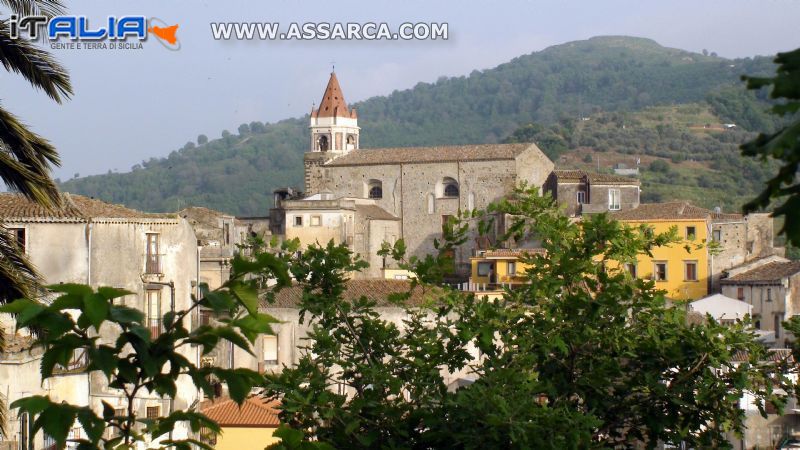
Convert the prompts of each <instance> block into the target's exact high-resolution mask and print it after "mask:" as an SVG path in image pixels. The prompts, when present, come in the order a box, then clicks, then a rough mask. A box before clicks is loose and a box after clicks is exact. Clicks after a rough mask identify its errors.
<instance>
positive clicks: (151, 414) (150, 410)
mask: <svg viewBox="0 0 800 450" xmlns="http://www.w3.org/2000/svg"><path fill="white" fill-rule="evenodd" d="M160 416H161V407H160V406H148V407H147V418H148V419H158V418H159V417H160Z"/></svg>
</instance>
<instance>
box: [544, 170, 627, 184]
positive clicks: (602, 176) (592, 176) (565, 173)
mask: <svg viewBox="0 0 800 450" xmlns="http://www.w3.org/2000/svg"><path fill="white" fill-rule="evenodd" d="M553 175H554V176H555V177H556V178H557V179H558V180H559V181H562V182H563V181H581V180H583V179H584V178H587V179H588V180H589V182H591V183H595V184H605V183H610V184H619V183H627V184H636V185H638V184H639V180H638V179H637V178H631V177H623V176H622V175H614V174H610V173H594V172H586V171H585V170H575V169H566V170H563V169H562V170H554V171H553Z"/></svg>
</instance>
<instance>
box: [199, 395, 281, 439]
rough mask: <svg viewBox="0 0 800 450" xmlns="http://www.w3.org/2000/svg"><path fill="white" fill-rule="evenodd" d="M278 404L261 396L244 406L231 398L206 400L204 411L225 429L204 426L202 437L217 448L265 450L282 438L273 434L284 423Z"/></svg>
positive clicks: (245, 403)
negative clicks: (212, 429)
mask: <svg viewBox="0 0 800 450" xmlns="http://www.w3.org/2000/svg"><path fill="white" fill-rule="evenodd" d="M276 406H277V404H276V402H274V401H273V402H269V401H266V400H264V399H263V398H261V397H258V396H252V397H249V398H247V399H246V400H245V401H244V403H242V406H241V407H240V406H239V405H237V404H236V402H234V401H233V400H231V399H230V398H218V399H216V400H214V401H209V402H206V403H205V404H204V405H202V406H201V407H200V412H202V413H203V414H205V415H206V416H208V417H209V418H210V419H211V420H214V421H215V422H217V424H219V426H220V428H222V433H220V434H216V433H212V432H210V431H208V430H203V431H201V436H200V439H201V440H202V441H203V442H205V443H207V444H209V445H211V446H212V447H214V448H215V449H217V450H263V449H264V448H265V447H267V446H269V445H272V444H274V443H275V442H278V441H279V440H280V439H279V438H276V437H274V436H273V435H272V434H273V433H274V432H275V430H276V429H277V428H278V425H280V421H279V420H278V410H277V409H276Z"/></svg>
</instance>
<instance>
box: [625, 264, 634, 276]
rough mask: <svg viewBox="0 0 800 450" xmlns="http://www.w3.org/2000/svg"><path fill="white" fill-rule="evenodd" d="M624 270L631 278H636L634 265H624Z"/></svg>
mask: <svg viewBox="0 0 800 450" xmlns="http://www.w3.org/2000/svg"><path fill="white" fill-rule="evenodd" d="M625 270H627V271H628V273H629V274H630V275H631V277H633V278H636V263H626V264H625Z"/></svg>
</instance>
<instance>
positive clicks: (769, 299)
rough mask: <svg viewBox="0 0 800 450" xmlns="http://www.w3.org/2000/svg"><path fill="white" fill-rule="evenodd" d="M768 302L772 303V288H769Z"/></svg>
mask: <svg viewBox="0 0 800 450" xmlns="http://www.w3.org/2000/svg"><path fill="white" fill-rule="evenodd" d="M767 301H768V302H771V301H772V289H771V288H767Z"/></svg>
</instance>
